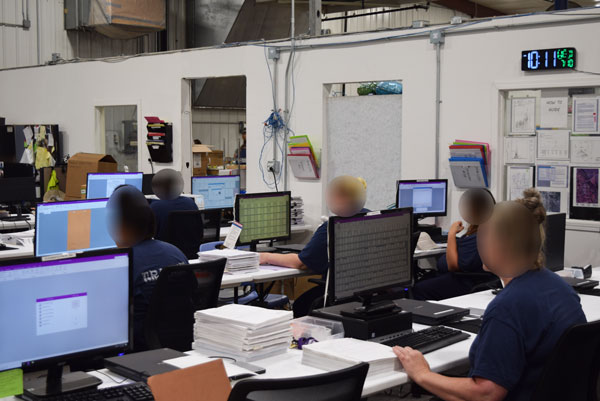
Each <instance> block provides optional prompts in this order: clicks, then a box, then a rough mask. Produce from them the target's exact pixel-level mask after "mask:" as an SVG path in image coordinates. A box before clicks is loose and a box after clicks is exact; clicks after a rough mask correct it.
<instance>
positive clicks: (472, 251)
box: [412, 189, 496, 301]
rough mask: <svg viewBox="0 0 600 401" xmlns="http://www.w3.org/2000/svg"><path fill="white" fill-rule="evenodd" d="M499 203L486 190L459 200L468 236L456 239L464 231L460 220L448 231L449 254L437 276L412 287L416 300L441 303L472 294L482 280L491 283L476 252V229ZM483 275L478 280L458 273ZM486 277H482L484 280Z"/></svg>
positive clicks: (473, 191)
mask: <svg viewBox="0 0 600 401" xmlns="http://www.w3.org/2000/svg"><path fill="white" fill-rule="evenodd" d="M495 203H496V201H495V199H494V196H493V195H492V193H491V192H490V191H488V190H487V189H470V190H468V191H467V192H465V193H464V194H463V196H462V197H461V198H460V203H459V210H460V214H461V215H462V216H463V218H464V219H465V221H467V223H469V228H468V229H467V232H466V234H465V235H464V236H463V237H461V238H457V237H456V235H457V234H458V233H460V232H462V231H463V230H464V227H463V223H462V222H461V221H457V222H455V223H454V224H452V226H451V227H450V230H449V232H448V247H447V249H446V254H445V255H443V256H442V257H440V258H439V260H438V263H437V270H438V271H437V275H436V276H434V277H432V278H429V279H425V280H422V281H419V282H417V283H416V284H415V285H414V287H413V291H412V293H413V298H414V299H420V300H436V301H439V300H442V299H446V298H453V297H458V296H460V295H465V294H469V293H470V292H471V288H472V287H473V286H474V285H477V284H478V283H481V282H482V281H490V280H491V279H492V277H493V276H492V275H491V274H490V275H489V277H487V275H481V273H484V270H483V263H482V262H481V258H480V256H479V252H478V251H477V230H478V228H479V225H480V224H481V223H482V222H485V221H486V220H487V219H488V218H489V217H490V215H491V214H492V210H493V208H494V204H495ZM459 272H460V273H480V275H478V276H477V277H474V276H469V275H464V276H463V275H457V274H455V273H459ZM482 276H483V277H482Z"/></svg>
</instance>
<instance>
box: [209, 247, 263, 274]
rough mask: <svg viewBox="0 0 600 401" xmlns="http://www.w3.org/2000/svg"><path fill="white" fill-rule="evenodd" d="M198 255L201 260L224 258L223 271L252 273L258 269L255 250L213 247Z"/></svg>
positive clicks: (257, 258) (257, 257)
mask: <svg viewBox="0 0 600 401" xmlns="http://www.w3.org/2000/svg"><path fill="white" fill-rule="evenodd" d="M198 257H199V259H200V261H201V262H208V261H211V260H215V259H220V258H226V259H227V265H225V271H227V272H228V273H232V274H244V273H254V272H257V271H258V270H259V267H258V266H259V264H260V262H259V256H258V253H256V252H247V251H240V250H237V249H215V250H213V251H207V252H200V253H198Z"/></svg>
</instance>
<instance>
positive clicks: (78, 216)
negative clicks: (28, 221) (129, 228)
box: [34, 199, 117, 256]
mask: <svg viewBox="0 0 600 401" xmlns="http://www.w3.org/2000/svg"><path fill="white" fill-rule="evenodd" d="M106 202H107V199H94V200H80V201H69V202H53V203H40V204H38V205H37V210H36V219H35V241H34V244H35V256H49V255H56V254H61V253H74V252H84V251H89V250H98V249H107V248H115V247H116V246H117V245H116V244H115V241H113V239H112V238H111V236H110V234H109V232H108V224H107V210H106Z"/></svg>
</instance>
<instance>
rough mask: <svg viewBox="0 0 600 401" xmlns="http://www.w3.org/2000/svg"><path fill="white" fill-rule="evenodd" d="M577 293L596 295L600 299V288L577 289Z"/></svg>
mask: <svg viewBox="0 0 600 401" xmlns="http://www.w3.org/2000/svg"><path fill="white" fill-rule="evenodd" d="M577 292H578V293H579V294H584V295H594V296H596V297H600V288H599V287H596V288H582V289H577Z"/></svg>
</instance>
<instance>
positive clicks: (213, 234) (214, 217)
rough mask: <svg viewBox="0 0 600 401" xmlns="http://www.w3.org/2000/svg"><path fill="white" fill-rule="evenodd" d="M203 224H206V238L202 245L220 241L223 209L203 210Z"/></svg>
mask: <svg viewBox="0 0 600 401" xmlns="http://www.w3.org/2000/svg"><path fill="white" fill-rule="evenodd" d="M200 213H201V214H202V222H203V223H204V238H203V239H202V243H203V244H204V243H207V242H215V241H219V239H220V237H221V218H222V217H223V209H207V210H201V211H200Z"/></svg>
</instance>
